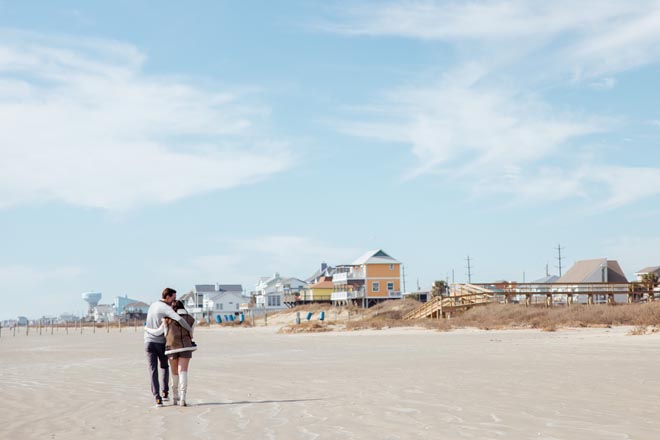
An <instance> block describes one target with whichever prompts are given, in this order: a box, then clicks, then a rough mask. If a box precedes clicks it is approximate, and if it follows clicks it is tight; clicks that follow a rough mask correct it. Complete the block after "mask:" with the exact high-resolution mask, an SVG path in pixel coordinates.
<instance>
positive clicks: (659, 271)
mask: <svg viewBox="0 0 660 440" xmlns="http://www.w3.org/2000/svg"><path fill="white" fill-rule="evenodd" d="M648 273H654V274H656V275H657V276H658V278H660V266H649V267H645V268H644V269H640V270H638V271H637V272H635V278H637V281H642V278H643V277H644V275H646V274H648Z"/></svg>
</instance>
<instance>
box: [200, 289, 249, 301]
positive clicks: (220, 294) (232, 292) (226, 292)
mask: <svg viewBox="0 0 660 440" xmlns="http://www.w3.org/2000/svg"><path fill="white" fill-rule="evenodd" d="M226 295H239V296H241V297H243V292H242V291H240V292H239V291H236V290H224V291H222V292H216V293H215V295H209V296H208V300H209V301H215V300H217V299H218V298H221V297H223V296H226Z"/></svg>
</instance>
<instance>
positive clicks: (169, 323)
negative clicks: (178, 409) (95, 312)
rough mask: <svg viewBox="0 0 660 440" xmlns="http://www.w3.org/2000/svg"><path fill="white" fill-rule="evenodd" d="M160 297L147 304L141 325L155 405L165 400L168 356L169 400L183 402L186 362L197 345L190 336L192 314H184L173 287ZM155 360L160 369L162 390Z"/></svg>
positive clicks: (182, 403)
mask: <svg viewBox="0 0 660 440" xmlns="http://www.w3.org/2000/svg"><path fill="white" fill-rule="evenodd" d="M161 296H162V299H161V300H160V301H156V302H155V303H153V304H152V305H151V306H150V307H149V312H148V313H147V322H146V324H145V327H144V349H145V351H146V352H147V359H148V360H149V372H150V374H151V393H152V394H153V396H154V398H155V399H156V405H157V406H163V400H169V376H170V374H169V369H168V365H167V360H168V358H169V363H170V366H171V367H172V400H173V404H174V405H179V406H186V392H187V390H188V365H189V363H190V359H191V358H192V352H193V351H195V350H196V349H197V345H196V344H195V342H194V341H193V340H192V338H193V327H194V326H195V318H193V317H192V316H191V315H189V314H188V312H187V311H186V309H185V307H184V306H183V303H182V302H181V301H177V299H176V290H174V289H170V288H169V287H168V288H166V289H165V290H163V293H162V295H161ZM158 364H160V370H162V373H161V376H162V380H163V382H162V384H163V385H162V391H163V392H162V394H161V386H160V382H159V377H158V376H159V374H158V370H159V368H158Z"/></svg>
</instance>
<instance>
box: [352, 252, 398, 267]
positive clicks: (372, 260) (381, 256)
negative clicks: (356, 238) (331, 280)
mask: <svg viewBox="0 0 660 440" xmlns="http://www.w3.org/2000/svg"><path fill="white" fill-rule="evenodd" d="M396 263H399V262H398V261H397V260H395V259H394V258H392V257H391V256H389V255H388V254H387V253H385V252H384V251H383V250H382V249H374V250H371V251H369V252H366V253H365V254H364V255H362V256H361V257H360V258H358V259H357V260H355V261H353V265H354V266H360V265H362V264H396Z"/></svg>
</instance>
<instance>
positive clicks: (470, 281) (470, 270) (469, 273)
mask: <svg viewBox="0 0 660 440" xmlns="http://www.w3.org/2000/svg"><path fill="white" fill-rule="evenodd" d="M466 260H467V277H468V284H472V265H471V264H470V261H471V260H470V256H469V255H468V256H467V258H466Z"/></svg>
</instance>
